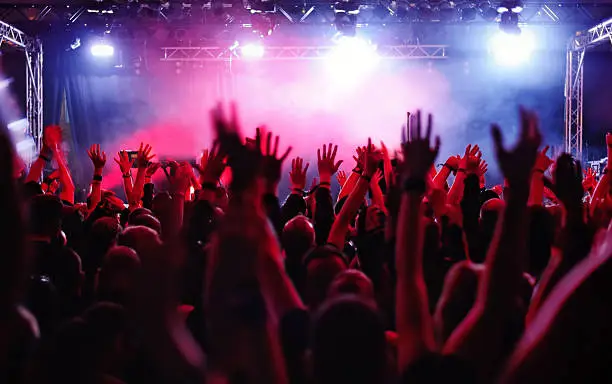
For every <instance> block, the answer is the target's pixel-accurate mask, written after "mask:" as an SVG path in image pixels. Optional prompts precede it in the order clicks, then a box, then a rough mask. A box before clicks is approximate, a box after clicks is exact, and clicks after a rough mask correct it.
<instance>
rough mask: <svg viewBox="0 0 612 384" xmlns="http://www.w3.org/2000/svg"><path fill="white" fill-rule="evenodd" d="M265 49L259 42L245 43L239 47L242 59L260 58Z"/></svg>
mask: <svg viewBox="0 0 612 384" xmlns="http://www.w3.org/2000/svg"><path fill="white" fill-rule="evenodd" d="M265 51H266V50H265V48H264V46H263V45H261V44H246V45H244V46H242V47H240V56H241V57H242V58H243V59H251V60H252V59H261V58H262V57H263V56H264V53H265Z"/></svg>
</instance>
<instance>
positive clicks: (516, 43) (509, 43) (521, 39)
mask: <svg viewBox="0 0 612 384" xmlns="http://www.w3.org/2000/svg"><path fill="white" fill-rule="evenodd" d="M534 49H535V38H534V36H533V35H532V34H531V33H529V32H528V31H525V30H523V31H522V32H521V33H520V34H510V33H504V32H501V31H500V32H497V33H496V34H495V35H493V36H492V37H491V40H490V41H489V51H490V52H491V54H492V55H493V58H494V60H495V62H496V63H497V64H498V65H503V66H509V67H513V66H517V65H520V64H523V63H525V62H527V61H529V59H530V58H531V54H532V53H533V51H534Z"/></svg>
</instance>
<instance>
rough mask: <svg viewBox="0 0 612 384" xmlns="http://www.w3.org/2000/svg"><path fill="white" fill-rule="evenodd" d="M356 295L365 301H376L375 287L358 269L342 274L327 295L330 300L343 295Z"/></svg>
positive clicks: (335, 280)
mask: <svg viewBox="0 0 612 384" xmlns="http://www.w3.org/2000/svg"><path fill="white" fill-rule="evenodd" d="M347 294H350V295H355V296H358V297H361V298H362V299H364V300H374V286H373V285H372V281H371V280H370V278H369V277H367V276H366V275H365V273H363V272H361V271H359V270H356V269H347V270H346V271H342V272H340V273H339V274H338V275H337V276H336V278H335V279H334V281H332V283H331V285H330V287H329V291H328V293H327V297H328V299H333V298H336V297H339V296H342V295H347Z"/></svg>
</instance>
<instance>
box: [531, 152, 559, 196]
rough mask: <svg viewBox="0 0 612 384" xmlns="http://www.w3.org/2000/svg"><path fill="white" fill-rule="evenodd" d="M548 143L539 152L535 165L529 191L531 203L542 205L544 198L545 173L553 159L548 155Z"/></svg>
mask: <svg viewBox="0 0 612 384" xmlns="http://www.w3.org/2000/svg"><path fill="white" fill-rule="evenodd" d="M548 148H549V147H548V145H547V146H546V147H544V149H542V151H540V152H539V153H538V157H537V158H536V163H535V166H534V167H533V172H532V174H531V190H530V192H529V205H542V201H543V200H544V174H545V173H546V171H547V170H548V168H549V167H550V166H551V165H552V163H553V161H552V160H551V159H550V158H549V157H548V156H547V155H546V152H548Z"/></svg>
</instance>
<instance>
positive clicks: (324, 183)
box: [319, 181, 331, 189]
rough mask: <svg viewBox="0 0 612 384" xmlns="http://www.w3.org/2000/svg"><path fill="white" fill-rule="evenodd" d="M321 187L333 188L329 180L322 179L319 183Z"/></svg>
mask: <svg viewBox="0 0 612 384" xmlns="http://www.w3.org/2000/svg"><path fill="white" fill-rule="evenodd" d="M319 187H320V188H327V189H331V183H330V182H329V181H321V182H320V183H319Z"/></svg>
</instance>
